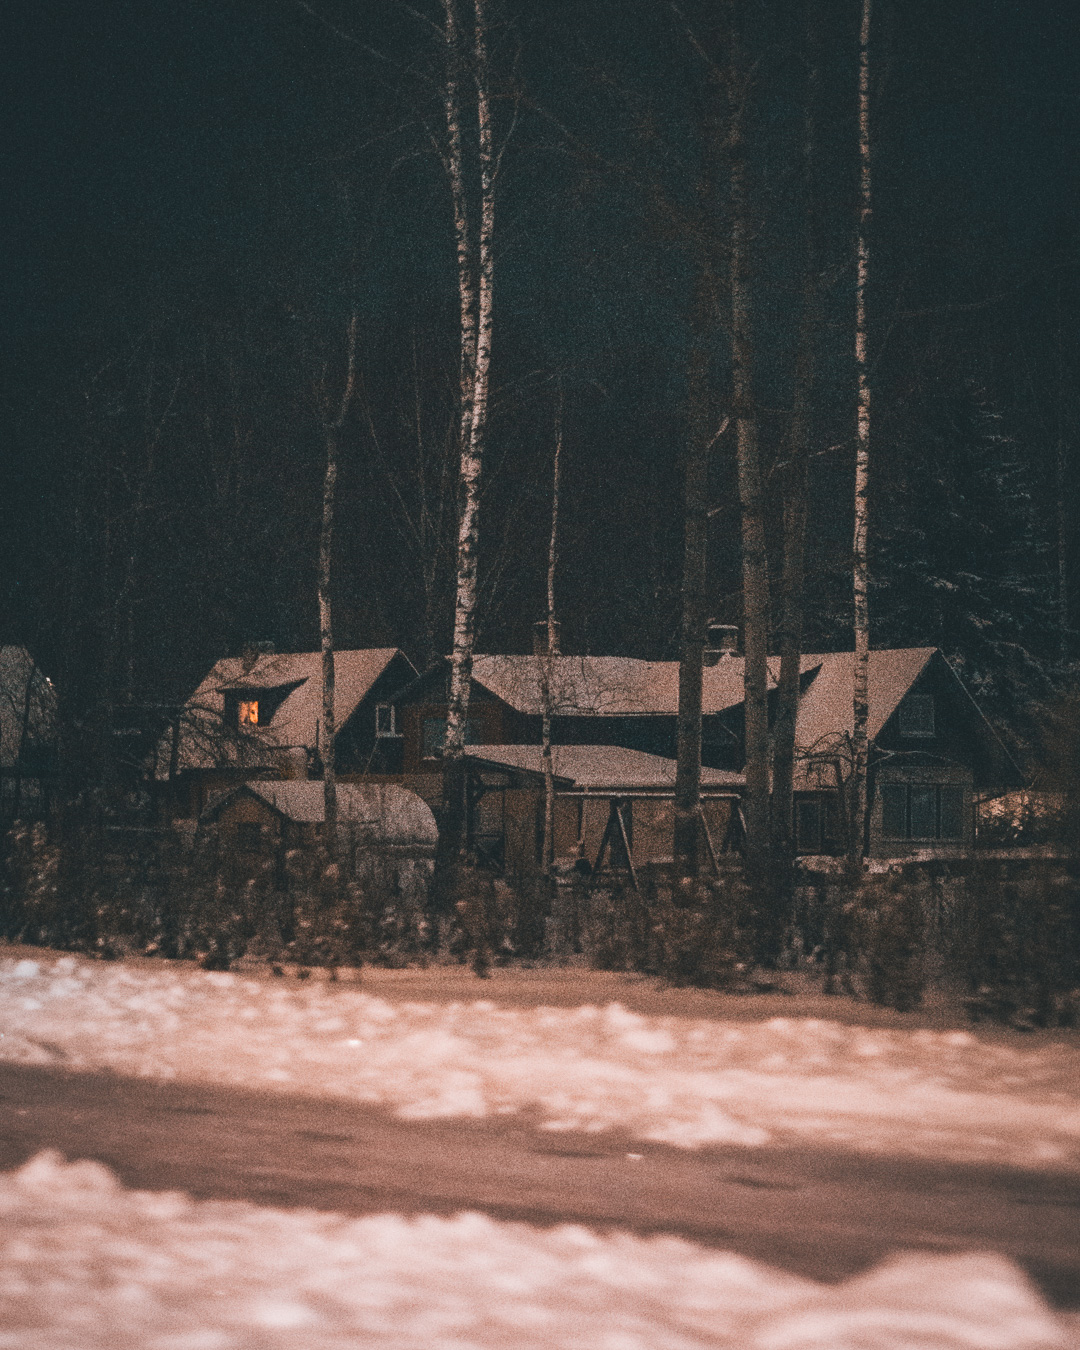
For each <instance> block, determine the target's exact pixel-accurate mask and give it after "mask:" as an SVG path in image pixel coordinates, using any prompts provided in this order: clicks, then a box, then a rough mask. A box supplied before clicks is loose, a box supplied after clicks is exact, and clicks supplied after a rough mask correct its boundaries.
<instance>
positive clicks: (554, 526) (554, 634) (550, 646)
mask: <svg viewBox="0 0 1080 1350" xmlns="http://www.w3.org/2000/svg"><path fill="white" fill-rule="evenodd" d="M562 438H563V399H562V385H561V383H560V385H559V401H558V405H557V407H556V411H555V456H554V461H553V463H552V466H551V536H550V538H549V540H548V566H547V642H546V644H545V648H544V653H543V656H542V658H541V661H540V696H541V700H542V703H543V725H542V728H541V752H540V754H541V760H542V763H543V766H544V843H543V858H542V864H543V868H544V873H545V875H546V876H547V877H549V878H550V876H551V868H552V864H553V863H554V861H555V769H554V765H553V763H552V758H551V675H552V667H553V665H554V662H555V658H556V657H557V656H558V654H559V636H558V631H559V630H558V627H557V625H556V622H555V564H556V562H557V561H558V556H559V555H558V542H559V477H560V473H561V470H562Z"/></svg>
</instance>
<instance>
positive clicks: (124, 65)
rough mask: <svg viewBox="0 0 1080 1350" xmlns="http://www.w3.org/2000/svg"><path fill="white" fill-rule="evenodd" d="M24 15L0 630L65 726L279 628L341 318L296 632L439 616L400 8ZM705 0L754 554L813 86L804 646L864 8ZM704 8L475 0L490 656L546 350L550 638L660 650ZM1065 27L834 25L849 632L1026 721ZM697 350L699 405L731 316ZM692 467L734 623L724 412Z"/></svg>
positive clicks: (674, 631)
mask: <svg viewBox="0 0 1080 1350" xmlns="http://www.w3.org/2000/svg"><path fill="white" fill-rule="evenodd" d="M34 10H35V12H34V13H33V14H32V15H31V14H27V15H24V16H23V17H22V18H21V20H17V21H16V23H15V28H16V30H17V31H16V33H15V41H14V43H13V44H12V50H13V51H14V52H15V55H16V57H17V60H18V63H19V64H18V69H19V74H18V76H17V78H15V79H14V80H13V81H12V83H11V84H10V85H9V88H11V89H12V90H13V91H14V93H13V104H14V110H15V117H14V125H15V127H16V134H15V136H14V140H13V145H14V147H15V149H14V151H13V154H12V158H11V160H10V163H11V166H12V170H13V173H14V176H15V177H16V179H17V180H18V181H19V182H20V183H21V185H22V187H21V196H20V198H19V201H20V205H21V206H22V208H24V209H23V211H22V221H23V223H22V224H21V225H18V226H17V227H16V228H15V242H16V247H17V250H19V252H20V256H22V257H23V258H25V259H27V260H28V261H27V263H26V267H25V269H24V271H23V272H22V274H21V279H20V280H18V281H16V282H13V283H11V285H12V298H11V303H10V304H9V306H8V310H7V315H6V318H5V320H4V325H3V330H2V336H3V342H4V346H5V361H4V375H3V379H4V387H3V398H4V409H5V422H6V426H7V447H6V452H5V455H4V470H3V472H4V477H5V482H4V502H5V511H6V512H7V513H8V520H7V522H6V526H5V530H4V542H3V556H2V559H0V588H2V589H0V594H2V598H3V607H4V612H3V619H2V624H3V636H4V639H5V641H11V640H16V641H24V642H26V643H28V645H30V646H31V648H32V649H33V650H34V651H35V653H36V654H37V656H38V659H39V661H40V662H41V663H42V665H43V666H44V668H45V669H47V670H48V671H49V672H50V673H51V674H53V675H54V678H56V679H57V682H58V685H59V687H60V689H61V691H62V693H63V695H64V697H66V698H67V699H68V700H70V706H71V707H72V708H73V709H74V710H75V711H76V713H77V714H78V720H80V721H81V722H82V723H84V724H85V725H87V726H89V725H91V724H92V722H93V717H92V716H91V714H92V713H93V711H94V710H95V709H101V708H104V707H107V706H113V705H116V704H124V703H133V704H139V705H146V706H147V707H150V708H152V706H154V705H167V704H169V703H172V702H175V701H176V700H179V699H182V698H183V697H184V696H186V695H187V693H189V692H190V689H191V688H192V686H193V685H194V684H195V682H196V681H197V680H198V679H199V678H200V677H201V676H202V675H203V674H204V673H205V670H206V669H207V668H208V667H209V665H210V664H211V663H212V662H213V661H214V660H215V659H217V658H218V657H219V656H221V655H222V654H224V653H227V652H233V651H236V650H238V649H239V648H240V646H241V645H242V644H243V643H244V642H245V641H249V640H262V641H270V642H273V643H274V644H276V646H277V647H278V648H279V649H294V650H296V649H308V650H310V649H313V648H314V647H316V646H317V645H318V610H317V605H316V599H315V582H316V562H317V552H318V523H319V501H320V494H321V490H322V488H321V484H322V478H321V475H322V464H323V458H324V456H325V443H324V440H323V437H322V427H321V423H320V420H319V412H318V398H317V390H318V387H319V381H320V379H325V378H326V377H327V376H328V375H335V376H338V377H339V376H340V373H341V370H342V368H343V363H344V360H345V355H344V353H345V342H346V330H347V326H348V322H349V316H350V315H351V314H352V313H354V312H355V313H356V314H357V315H358V328H357V357H356V360H357V372H358V382H357V392H356V397H355V399H354V400H353V402H352V405H351V407H350V410H349V415H348V418H347V421H346V423H345V426H344V427H343V429H342V433H341V438H340V448H339V454H340V476H339V482H338V498H337V522H336V535H335V546H336V558H335V564H334V586H335V629H336V632H335V640H336V642H337V644H338V645H339V646H340V647H350V646H367V645H400V646H402V647H403V648H404V649H405V650H406V651H407V652H408V653H409V655H410V656H411V657H412V658H413V659H414V661H416V662H418V663H421V664H423V663H426V662H427V661H429V660H430V659H431V658H432V657H433V656H434V655H435V654H437V653H441V652H444V651H445V650H447V649H448V644H449V639H450V631H451V623H452V596H453V582H454V578H453V542H454V533H455V513H456V478H455V475H456V461H455V458H454V456H455V442H454V427H455V418H456V390H457V361H458V346H457V330H456V324H457V311H456V294H455V284H456V283H455V273H454V257H453V237H452V228H451V214H450V198H449V191H448V187H447V183H446V178H445V174H444V171H443V165H442V163H441V162H440V150H441V147H442V141H443V137H444V134H445V122H444V120H443V115H442V110H441V98H442V88H443V85H442V81H443V78H444V66H443V51H442V49H441V46H440V42H439V38H438V34H437V33H436V32H435V30H434V28H433V23H434V22H435V21H437V20H438V18H439V7H438V6H437V5H434V4H431V5H428V6H426V7H425V6H424V5H423V4H421V6H420V8H419V10H415V9H414V8H412V7H410V6H405V5H399V4H397V3H394V2H393V0H381V2H380V3H374V2H373V0H369V2H367V3H365V2H364V0H313V2H312V3H311V4H310V5H308V4H289V3H285V0H278V3H276V4H273V5H267V6H262V5H259V6H252V5H248V4H245V3H241V2H240V0H234V3H231V4H228V3H225V4H222V3H216V4H213V5H210V4H201V3H196V4H193V5H188V6H186V7H183V9H182V12H178V11H176V10H175V9H173V8H172V7H164V6H160V7H158V6H143V5H137V4H134V3H130V4H127V5H124V4H119V3H117V4H113V5H110V6H106V5H104V4H100V5H89V6H87V5H78V6H77V5H74V4H66V3H62V2H61V0H53V3H51V4H50V3H44V4H42V5H41V6H40V7H34ZM735 10H737V11H738V16H739V19H740V26H741V30H742V32H743V33H744V35H745V40H746V44H747V52H746V57H745V59H746V65H747V69H748V70H749V71H750V78H749V83H748V91H749V92H748V106H747V113H746V136H747V164H748V192H749V201H750V219H751V222H752V230H751V243H750V250H751V264H752V265H751V270H750V275H751V286H752V292H753V305H754V309H753V322H754V328H755V333H754V336H755V342H754V350H755V366H756V369H755V395H756V400H757V404H758V408H757V412H758V420H759V427H760V435H761V451H762V461H763V472H764V477H765V483H766V490H767V512H768V525H769V543H770V550H771V551H772V553H773V554H775V553H776V550H777V549H778V547H779V523H780V513H781V505H782V504H781V502H780V500H779V498H780V493H779V488H778V485H779V484H780V483H781V481H782V480H783V471H784V458H783V457H784V447H785V444H786V438H787V435H788V431H789V423H790V417H791V408H792V398H793V380H794V371H795V353H796V330H797V309H798V297H799V293H800V286H801V282H802V277H801V272H800V267H801V259H802V257H803V245H802V239H803V231H804V223H805V219H806V213H807V210H808V196H807V187H806V184H805V182H804V181H803V178H802V174H801V164H802V159H801V144H802V137H803V134H804V130H803V129H804V108H805V101H806V98H807V97H808V89H809V88H811V85H812V84H813V87H815V88H816V90H817V93H816V95H815V97H816V99H817V108H816V116H817V120H818V127H819V131H818V136H819V151H818V154H817V158H816V171H815V172H816V181H815V183H814V185H813V191H814V197H815V200H816V201H817V203H818V206H819V220H818V226H819V230H820V239H821V250H820V268H821V279H822V289H823V295H824V300H823V322H822V325H821V328H820V331H819V334H818V339H817V342H818V352H817V356H818V361H817V366H818V378H817V381H816V384H815V388H814V396H813V409H812V429H811V436H810V441H811V445H812V459H811V471H810V483H811V498H810V507H809V520H810V528H809V552H808V558H807V576H808V592H807V601H806V615H805V645H806V648H807V649H809V650H812V649H814V648H840V647H849V646H850V645H851V644H850V629H851V582H850V575H851V497H852V493H851V486H850V484H851V473H852V464H853V455H854V424H855V417H854V409H855V401H854V392H853V389H854V375H853V358H852V349H853V286H854V281H853V261H852V259H853V241H854V228H855V224H854V222H855V211H856V190H857V163H856V153H855V146H856V123H855V90H856V73H855V67H856V59H857V29H858V18H859V16H858V7H857V6H856V5H854V4H852V3H847V2H846V0H805V3H804V0H771V3H765V0H745V2H744V3H739V4H738V5H735V6H734V7H733V11H732V12H734V11H735ZM727 15H728V8H727V7H725V6H723V5H721V6H717V5H715V4H705V3H703V2H702V0H689V2H688V3H687V4H685V5H681V6H677V5H673V4H662V3H659V0H619V2H618V3H613V2H612V0H608V2H606V3H605V0H577V2H576V3H574V4H569V3H558V2H555V0H553V2H552V3H548V4H544V5H542V6H535V5H523V4H518V3H517V0H503V3H502V4H500V5H499V6H498V7H497V8H493V9H492V12H491V21H492V49H491V63H492V79H493V92H494V107H495V118H496V131H497V139H498V144H499V146H500V147H503V146H505V149H504V150H503V151H502V159H501V167H500V176H499V182H498V188H497V191H498V217H497V219H498V223H497V226H496V264H495V268H496V273H495V302H494V303H495V319H494V324H495V339H494V365H493V382H492V407H491V415H490V425H489V434H488V442H489V444H488V454H487V459H486V465H485V475H486V476H485V483H484V489H483V493H484V495H483V503H482V508H481V509H482V519H481V550H482V552H481V605H480V616H479V635H478V649H481V650H484V649H486V650H525V649H527V647H528V644H529V638H530V629H531V625H532V624H533V622H534V621H535V620H537V619H539V618H540V617H541V616H542V615H543V613H544V605H545V593H546V592H545V567H546V556H547V543H546V540H547V529H548V524H549V519H550V517H549V496H550V471H551V458H552V451H553V441H554V416H555V405H556V389H557V387H561V388H562V390H563V398H564V414H563V420H564V428H565V442H564V462H563V491H562V506H561V531H562V537H561V540H560V547H559V572H558V581H557V591H558V596H559V602H558V603H559V610H560V619H561V622H562V631H563V648H564V650H566V651H592V652H607V653H626V654H632V655H640V656H654V657H667V658H673V657H675V656H677V654H678V641H679V591H680V585H681V580H682V577H681V568H682V503H683V482H682V474H683V465H684V456H685V447H686V443H687V434H686V423H687V415H688V414H687V401H688V392H687V364H688V350H689V347H690V343H691V327H692V298H693V297H692V292H693V276H694V259H695V248H696V247H697V242H698V241H697V237H696V235H695V210H696V209H697V208H696V205H695V198H694V185H695V183H696V182H698V181H699V176H700V172H701V162H702V156H703V154H704V153H705V150H706V144H707V131H706V129H705V123H704V120H703V107H704V106H705V103H706V100H705V98H704V90H705V87H706V82H707V79H708V57H709V55H710V53H714V52H717V51H721V50H722V49H723V44H724V41H725V35H726V28H725V24H726V23H727V17H726V16H727ZM808 22H809V23H810V24H811V25H812V27H813V31H814V33H815V37H814V40H813V44H812V48H813V49H812V50H811V46H810V45H808V42H807V36H806V34H807V24H808ZM1071 23H1072V21H1071V20H1069V19H1068V18H1066V17H1063V14H1062V13H1058V12H1057V9H1056V8H1055V7H1054V6H1052V5H1045V6H1035V7H1033V8H1032V9H1029V10H1025V11H1024V12H1023V13H1021V12H1020V11H1019V10H1014V9H1012V8H1010V7H1007V6H1004V5H999V6H992V7H990V8H989V10H988V8H987V6H985V5H983V4H976V3H975V2H974V0H956V2H955V3H952V4H948V5H940V4H937V3H931V2H930V0H917V2H916V3H906V4H903V5H900V4H897V3H895V0H880V3H879V4H878V7H877V9H876V11H875V17H874V25H875V27H874V37H873V42H874V44H875V62H874V88H873V91H872V97H873V110H874V112H873V116H874V138H875V146H874V166H875V175H876V179H875V207H874V219H873V230H872V236H871V248H872V256H873V260H874V265H873V271H872V275H871V294H870V333H871V351H872V360H873V398H874V424H873V452H872V453H873V469H872V483H871V513H872V514H871V535H870V537H871V576H872V604H871V615H872V634H873V641H874V644H875V645H879V646H880V645H888V644H905V645H907V644H910V645H939V646H941V647H942V648H943V649H944V650H945V651H946V653H947V654H948V655H950V656H952V657H954V658H956V659H958V660H959V661H960V663H961V665H962V667H963V669H964V671H965V672H966V673H967V675H968V676H969V677H970V679H971V682H972V685H973V687H974V688H975V689H976V690H977V691H979V692H981V693H982V694H984V695H985V696H986V699H987V708H988V710H989V711H990V712H991V713H992V714H993V715H995V716H996V717H997V718H998V720H999V721H1000V722H1001V723H1002V724H1003V725H1010V726H1013V727H1016V728H1020V729H1021V731H1023V730H1024V729H1026V728H1027V727H1028V726H1030V725H1033V724H1034V721H1035V720H1036V717H1037V711H1038V706H1039V705H1040V703H1041V702H1044V701H1045V700H1046V699H1048V697H1049V696H1050V691H1051V689H1052V688H1053V683H1054V681H1055V679H1056V678H1057V677H1058V675H1059V674H1060V673H1061V672H1062V670H1063V668H1064V667H1065V666H1067V665H1068V663H1069V662H1070V661H1073V660H1074V659H1075V658H1076V656H1077V640H1076V633H1075V629H1076V618H1075V602H1074V596H1075V591H1076V581H1077V566H1078V559H1077V549H1076V540H1075V531H1074V528H1073V525H1072V515H1073V513H1072V503H1073V502H1074V501H1075V500H1076V496H1077V488H1078V481H1077V478H1078V468H1077V455H1076V452H1075V437H1076V425H1077V412H1078V407H1077V395H1076V392H1075V391H1076V388H1077V373H1078V361H1077V357H1078V351H1077V342H1078V339H1077V332H1078V331H1080V329H1078V322H1077V320H1078V318H1080V314H1078V310H1080V294H1078V291H1077V275H1076V263H1077V253H1078V240H1077V235H1076V226H1075V220H1076V211H1075V207H1076V199H1077V191H1076V188H1077V183H1076V176H1075V169H1074V168H1073V165H1072V162H1071V160H1069V159H1067V158H1066V153H1065V152H1066V148H1067V147H1069V146H1070V145H1071V144H1073V143H1075V134H1076V131H1077V129H1078V128H1077V127H1076V125H1075V123H1076V120H1077V116H1078V114H1077V107H1076V104H1075V101H1073V102H1068V101H1067V100H1066V99H1065V90H1066V86H1067V83H1068V80H1069V79H1070V78H1071V76H1070V71H1069V69H1068V59H1069V58H1068V57H1067V55H1066V54H1065V53H1066V52H1067V50H1068V49H1069V48H1070V42H1071V38H1070V33H1069V32H1068V31H1067V30H1068V29H1069V28H1070V25H1071ZM20 25H21V26H20ZM1071 49H1072V50H1073V51H1075V50H1076V48H1075V44H1073V45H1072V47H1071ZM76 57H78V60H77V61H76ZM811 67H813V68H814V69H815V70H816V71H817V79H816V80H815V81H813V82H811V80H810V79H809V72H810V69H811ZM1059 90H1060V91H1061V93H1060V96H1059V94H1058V92H1056V91H1059ZM723 192H724V189H721V191H720V200H721V202H722V201H723ZM20 231H21V233H20ZM711 341H712V343H713V347H712V349H711V353H710V356H709V362H710V367H709V368H710V372H711V375H710V378H711V381H712V402H713V404H714V405H715V409H716V411H717V412H718V413H722V412H724V410H725V409H726V408H728V407H729V404H730V399H731V388H730V352H729V346H728V344H729V341H730V332H729V328H728V326H727V324H726V322H722V323H721V324H720V325H719V326H718V328H717V330H716V332H715V334H714V335H713V337H712V338H711ZM708 492H709V496H710V499H711V501H712V502H713V507H712V514H711V516H710V525H709V544H708V547H709V559H708V596H709V599H708V603H709V607H710V612H711V613H712V614H713V615H714V616H715V617H717V618H719V619H721V620H722V621H726V622H737V621H738V620H739V619H740V617H741V604H742V601H741V595H742V592H741V573H740V568H741V553H740V546H739V509H738V494H737V490H736V481H735V461H734V443H733V441H732V440H731V438H730V435H729V436H728V437H726V438H722V439H721V441H720V442H719V444H718V446H717V448H716V450H715V452H714V454H713V455H712V458H711V464H710V470H709V483H708ZM773 561H774V563H775V558H774V559H773ZM775 570H776V569H775V566H774V567H773V572H774V574H775Z"/></svg>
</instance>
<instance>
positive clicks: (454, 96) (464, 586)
mask: <svg viewBox="0 0 1080 1350" xmlns="http://www.w3.org/2000/svg"><path fill="white" fill-rule="evenodd" d="M444 7H445V14H446V46H447V81H446V127H447V143H448V153H447V173H448V175H449V179H450V190H451V196H452V199H453V207H454V235H455V241H456V248H457V270H458V296H459V302H460V321H461V422H460V428H459V437H460V470H459V493H460V499H459V500H460V516H459V521H458V536H457V586H456V598H455V606H454V640H453V650H452V653H451V663H450V690H449V700H448V709H447V720H446V739H445V742H444V746H443V755H444V775H443V799H444V823H443V832H444V833H445V835H446V836H447V839H446V845H445V850H446V854H445V855H446V856H454V855H458V854H460V852H461V850H462V848H463V847H464V842H465V837H464V836H465V802H464V774H463V772H462V767H461V761H462V757H463V755H464V753H465V739H466V730H467V726H468V712H469V684H470V681H471V678H472V658H473V642H474V638H475V635H476V595H477V563H478V553H479V510H480V471H481V465H482V461H483V452H484V440H485V430H486V424H487V409H488V389H489V378H490V370H491V331H492V330H491V318H492V283H493V279H494V266H493V263H494V258H493V253H492V243H493V237H494V228H495V170H496V162H495V149H494V132H493V123H492V111H491V103H490V97H489V89H488V53H487V29H486V0H473V6H472V11H473V12H472V32H471V44H469V35H467V34H466V32H465V31H464V30H463V26H462V23H461V16H460V14H459V11H458V2H457V0H444ZM467 44H468V48H469V49H468V56H469V58H470V59H468V60H467V59H466V51H467ZM470 66H471V69H472V74H473V82H474V84H475V91H474V92H475V100H474V106H475V110H476V131H477V141H478V168H479V179H480V183H479V200H480V208H479V224H478V226H477V228H476V229H475V231H474V230H473V229H472V228H471V225H470V218H469V217H470V210H469V199H470V193H469V191H468V185H467V182H466V158H465V151H464V136H463V131H464V125H463V119H464V103H463V88H462V86H463V75H464V72H465V70H466V69H467V68H468V67H470Z"/></svg>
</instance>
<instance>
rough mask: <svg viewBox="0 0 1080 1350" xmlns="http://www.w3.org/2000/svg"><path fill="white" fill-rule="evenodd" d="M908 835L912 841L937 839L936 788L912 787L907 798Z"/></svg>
mask: <svg viewBox="0 0 1080 1350" xmlns="http://www.w3.org/2000/svg"><path fill="white" fill-rule="evenodd" d="M908 803H909V804H908V812H909V816H908V835H909V837H910V838H912V839H936V838H937V788H936V787H927V786H919V787H915V786H912V787H911V788H910V789H909V797H908Z"/></svg>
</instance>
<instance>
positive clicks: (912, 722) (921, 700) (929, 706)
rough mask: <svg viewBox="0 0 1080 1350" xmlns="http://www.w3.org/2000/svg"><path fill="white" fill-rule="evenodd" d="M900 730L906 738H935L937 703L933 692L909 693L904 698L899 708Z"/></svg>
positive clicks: (927, 739)
mask: <svg viewBox="0 0 1080 1350" xmlns="http://www.w3.org/2000/svg"><path fill="white" fill-rule="evenodd" d="M920 714H921V715H920ZM899 731H900V735H901V736H903V737H904V738H905V739H910V740H920V741H930V740H933V739H934V737H935V736H936V735H937V703H936V701H935V699H934V696H933V694H908V695H907V697H906V698H905V699H903V701H902V702H901V704H900V709H899Z"/></svg>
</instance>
